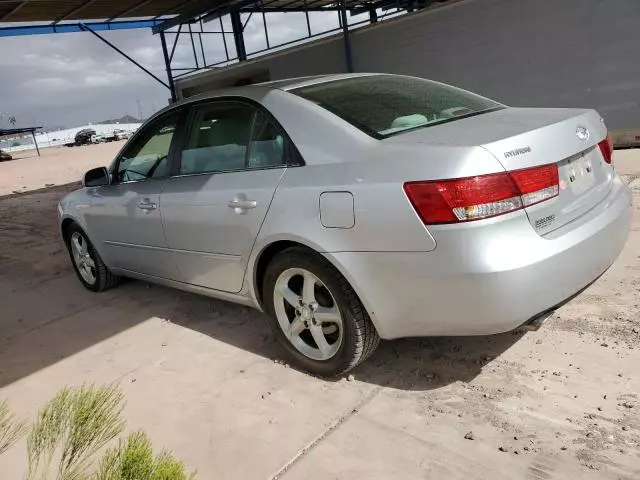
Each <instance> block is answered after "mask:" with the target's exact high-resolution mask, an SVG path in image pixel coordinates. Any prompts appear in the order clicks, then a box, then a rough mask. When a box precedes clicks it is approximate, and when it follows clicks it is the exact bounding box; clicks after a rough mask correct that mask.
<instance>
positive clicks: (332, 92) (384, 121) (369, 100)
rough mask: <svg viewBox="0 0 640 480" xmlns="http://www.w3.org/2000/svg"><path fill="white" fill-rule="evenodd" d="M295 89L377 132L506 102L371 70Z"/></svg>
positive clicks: (455, 116) (434, 122)
mask: <svg viewBox="0 0 640 480" xmlns="http://www.w3.org/2000/svg"><path fill="white" fill-rule="evenodd" d="M291 93H294V94H296V95H299V96H301V97H303V98H305V99H307V100H310V101H312V102H314V103H316V104H317V105H319V106H321V107H323V108H325V109H327V110H329V111H330V112H332V113H334V114H336V115H337V116H339V117H341V118H342V119H344V120H346V121H347V122H349V123H351V124H352V125H354V126H355V127H357V128H359V129H360V130H362V131H364V132H365V133H367V134H369V135H371V136H373V137H375V138H385V137H388V136H390V135H395V134H399V133H402V132H404V131H408V130H414V129H416V128H423V127H428V126H431V125H437V124H439V123H445V122H451V121H455V120H459V119H461V118H465V117H470V116H473V115H478V114H480V113H484V112H489V111H493V110H498V109H500V108H503V106H502V105H500V104H499V103H496V102H494V101H492V100H489V99H487V98H484V97H481V96H479V95H475V94H473V93H470V92H467V91H464V90H460V89H458V88H455V87H451V86H449V85H444V84H441V83H437V82H432V81H429V80H424V79H420V78H414V77H403V76H396V75H367V76H363V77H356V78H347V79H343V80H336V81H332V82H326V83H320V84H316V85H309V86H306V87H300V88H296V89H293V90H291Z"/></svg>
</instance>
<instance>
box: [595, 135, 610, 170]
mask: <svg viewBox="0 0 640 480" xmlns="http://www.w3.org/2000/svg"><path fill="white" fill-rule="evenodd" d="M598 147H600V151H601V152H602V156H603V157H604V161H605V162H607V163H609V164H610V163H611V159H612V157H613V142H612V141H611V135H609V134H608V133H607V138H605V139H604V140H602V141H601V142H600V143H598Z"/></svg>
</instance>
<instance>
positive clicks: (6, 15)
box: [0, 0, 27, 21]
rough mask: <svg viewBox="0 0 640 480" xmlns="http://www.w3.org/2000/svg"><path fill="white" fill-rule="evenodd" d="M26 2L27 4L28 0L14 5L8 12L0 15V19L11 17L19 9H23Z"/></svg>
mask: <svg viewBox="0 0 640 480" xmlns="http://www.w3.org/2000/svg"><path fill="white" fill-rule="evenodd" d="M26 4H27V1H26V0H25V1H24V2H22V3H19V4H18V5H16V6H15V7H13V8H12V9H11V10H9V11H8V12H7V13H5V14H4V15H3V16H2V17H0V21H3V20H5V19H7V18H9V17H10V16H11V15H13V14H14V13H16V12H17V11H19V10H22V7H24V6H25V5H26Z"/></svg>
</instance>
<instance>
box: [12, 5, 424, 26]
mask: <svg viewBox="0 0 640 480" xmlns="http://www.w3.org/2000/svg"><path fill="white" fill-rule="evenodd" d="M340 3H341V2H338V1H336V0H264V2H260V1H256V0H249V1H247V0H0V22H53V23H58V22H62V21H70V20H95V19H100V20H108V21H111V20H114V19H122V18H132V17H134V18H142V17H154V18H159V17H167V16H176V15H177V16H178V17H177V18H178V19H179V20H180V21H178V23H174V25H177V24H179V23H181V21H183V20H184V19H192V18H194V17H196V16H199V15H202V14H205V13H210V12H220V14H221V15H222V14H225V13H228V12H229V11H231V10H232V9H239V10H244V11H252V10H256V9H259V10H261V11H262V9H264V10H265V11H272V12H296V11H297V12H304V11H318V10H338V9H339V8H341V5H340ZM376 3H379V2H378V1H371V0H346V1H345V2H344V4H345V5H344V7H346V9H347V10H351V9H354V8H359V9H363V10H366V9H369V8H371V7H373V8H375V6H374V5H375V4H376ZM395 3H400V2H397V1H396V2H395ZM415 3H416V4H419V3H420V2H419V0H416V1H415ZM344 7H342V8H344ZM166 28H168V27H166Z"/></svg>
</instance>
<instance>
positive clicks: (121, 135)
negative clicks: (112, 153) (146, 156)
mask: <svg viewBox="0 0 640 480" xmlns="http://www.w3.org/2000/svg"><path fill="white" fill-rule="evenodd" d="M132 134H133V132H127V131H126V130H115V131H114V132H113V136H114V137H115V140H116V141H118V140H127V139H129V138H131V135H132Z"/></svg>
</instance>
